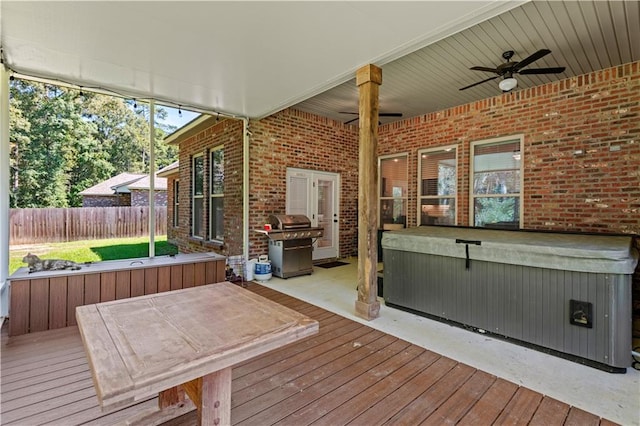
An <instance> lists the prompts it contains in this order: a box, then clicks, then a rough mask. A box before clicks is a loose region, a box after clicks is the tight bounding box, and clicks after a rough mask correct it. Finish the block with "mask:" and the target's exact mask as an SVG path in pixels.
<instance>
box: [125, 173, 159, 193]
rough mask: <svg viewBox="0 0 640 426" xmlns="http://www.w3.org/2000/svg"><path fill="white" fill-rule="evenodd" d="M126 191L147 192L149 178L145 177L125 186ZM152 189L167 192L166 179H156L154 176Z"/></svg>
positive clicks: (149, 184) (149, 186)
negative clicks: (137, 190) (138, 190)
mask: <svg viewBox="0 0 640 426" xmlns="http://www.w3.org/2000/svg"><path fill="white" fill-rule="evenodd" d="M127 187H128V189H143V190H144V189H146V190H149V189H150V188H151V178H150V176H149V175H145V176H144V177H143V178H141V179H138V180H137V181H135V182H133V183H131V184H129V185H127ZM154 188H155V190H156V191H166V190H167V179H166V178H163V177H158V175H157V174H156V179H155V182H154Z"/></svg>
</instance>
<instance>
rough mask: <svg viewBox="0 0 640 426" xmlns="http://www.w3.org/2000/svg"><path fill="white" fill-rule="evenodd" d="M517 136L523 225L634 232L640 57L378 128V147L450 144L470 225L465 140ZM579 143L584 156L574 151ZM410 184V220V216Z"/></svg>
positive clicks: (638, 215)
mask: <svg viewBox="0 0 640 426" xmlns="http://www.w3.org/2000/svg"><path fill="white" fill-rule="evenodd" d="M516 134H524V152H523V161H524V163H523V164H524V170H523V172H524V193H523V201H524V217H523V224H522V227H523V228H530V229H546V230H563V231H581V232H587V231H588V232H621V233H636V234H638V233H640V62H635V63H631V64H626V65H624V66H620V67H615V68H610V69H605V70H601V71H598V72H594V73H591V74H588V75H584V76H578V77H573V78H569V79H566V80H562V81H558V82H555V83H551V84H547V85H543V86H538V87H534V88H530V89H523V90H518V91H516V92H513V93H507V94H502V95H500V96H496V97H494V98H489V99H485V100H482V101H478V102H474V103H471V104H466V105H461V106H457V107H454V108H450V109H448V110H444V111H438V112H434V113H431V114H427V115H425V116H421V117H416V118H412V119H407V120H404V121H399V122H396V123H392V124H390V125H386V126H382V127H381V128H380V131H379V145H378V146H379V154H392V153H398V152H407V151H408V152H409V182H416V180H417V150H418V149H422V148H431V147H438V146H445V145H451V144H457V146H458V209H457V210H458V212H457V214H458V223H459V224H461V225H468V224H469V152H470V143H471V142H472V141H478V140H484V139H491V138H496V137H501V136H507V135H516ZM578 150H581V151H582V152H583V153H584V154H583V155H575V154H574V153H575V152H576V151H578ZM416 196H417V194H416V187H415V185H410V188H409V206H410V209H409V215H408V223H409V225H415V224H416V209H415V208H411V206H416V203H417V201H416Z"/></svg>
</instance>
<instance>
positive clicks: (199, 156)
mask: <svg viewBox="0 0 640 426" xmlns="http://www.w3.org/2000/svg"><path fill="white" fill-rule="evenodd" d="M198 159H202V194H199V195H197V194H196V167H195V163H196V160H198ZM204 171H205V156H204V152H199V153H197V154H194V155H193V156H192V157H191V237H192V238H197V239H199V240H202V239H204V236H203V235H196V234H195V224H196V218H195V212H196V209H195V205H196V203H195V200H196V199H201V200H202V214H203V215H204V212H205V210H206V209H205V205H204V200H205V196H204V195H205V190H204V182H205V177H204ZM205 222H206V221H205ZM204 225H205V229H203V230H201V231H203V232H206V223H205V224H204Z"/></svg>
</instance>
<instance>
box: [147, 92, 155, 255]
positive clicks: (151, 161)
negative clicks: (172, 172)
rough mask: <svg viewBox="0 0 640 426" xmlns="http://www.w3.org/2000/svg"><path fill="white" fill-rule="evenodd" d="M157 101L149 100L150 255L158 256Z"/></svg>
mask: <svg viewBox="0 0 640 426" xmlns="http://www.w3.org/2000/svg"><path fill="white" fill-rule="evenodd" d="M155 122H156V103H155V101H154V100H153V99H151V101H150V102H149V257H150V258H154V257H155V256H156V128H155Z"/></svg>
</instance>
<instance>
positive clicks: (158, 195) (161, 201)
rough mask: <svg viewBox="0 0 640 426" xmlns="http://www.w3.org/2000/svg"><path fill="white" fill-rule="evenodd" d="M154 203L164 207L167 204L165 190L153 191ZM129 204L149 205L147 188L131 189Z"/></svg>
mask: <svg viewBox="0 0 640 426" xmlns="http://www.w3.org/2000/svg"><path fill="white" fill-rule="evenodd" d="M154 199H155V205H156V206H162V207H165V206H166V205H167V191H155V197H154ZM131 205H132V206H136V207H137V206H142V207H146V206H148V205H149V190H147V189H132V190H131Z"/></svg>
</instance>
